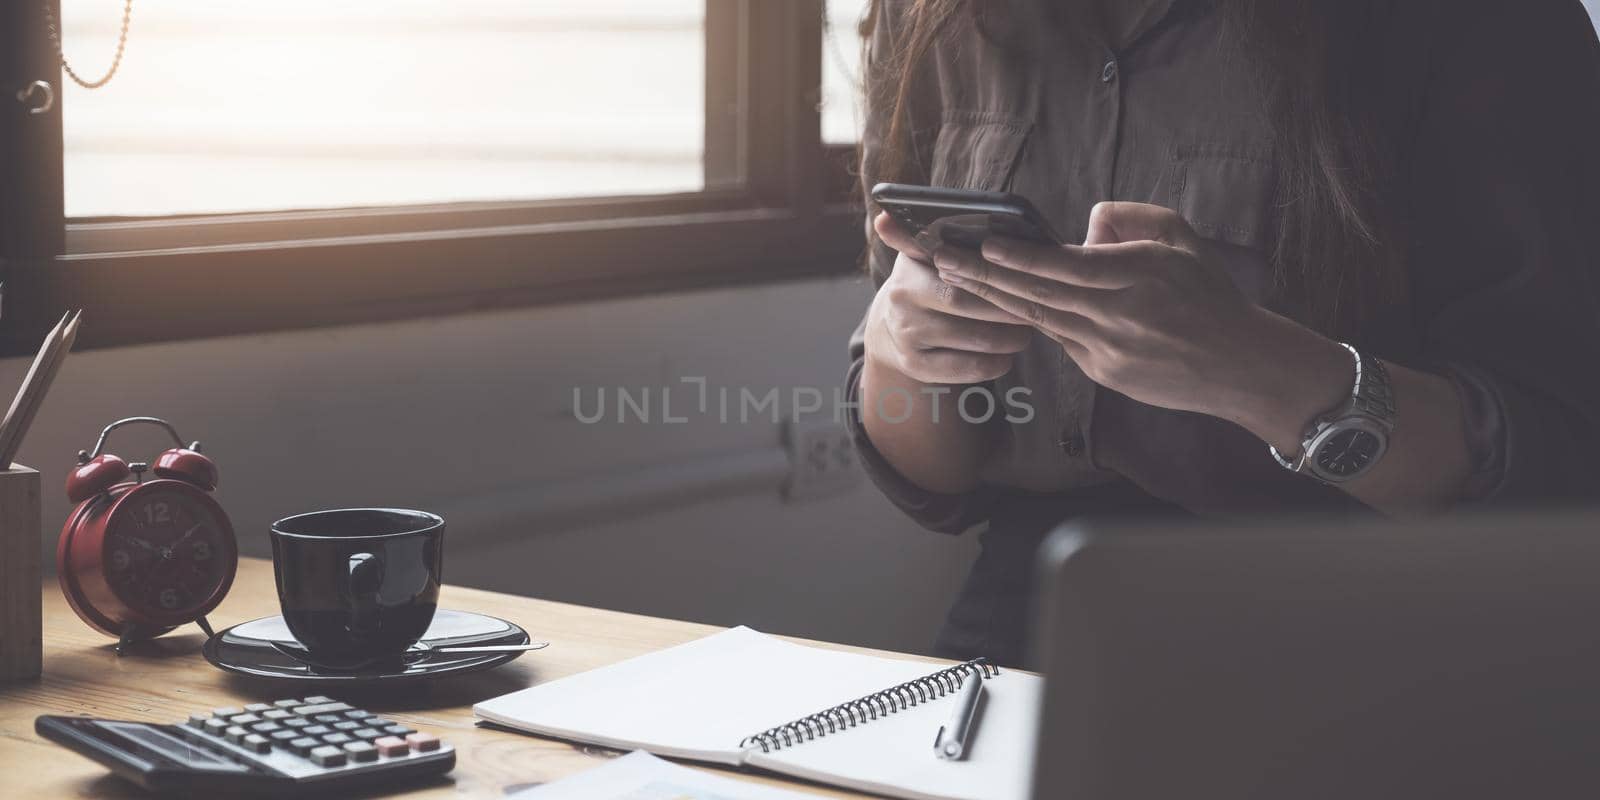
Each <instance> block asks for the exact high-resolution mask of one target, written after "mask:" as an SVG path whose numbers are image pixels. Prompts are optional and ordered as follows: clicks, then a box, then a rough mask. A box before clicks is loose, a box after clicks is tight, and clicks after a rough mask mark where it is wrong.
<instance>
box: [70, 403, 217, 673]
mask: <svg viewBox="0 0 1600 800" xmlns="http://www.w3.org/2000/svg"><path fill="white" fill-rule="evenodd" d="M138 423H143V424H149V425H157V426H160V427H161V428H163V429H165V430H166V431H167V433H169V434H171V436H172V439H173V441H175V442H177V446H176V447H174V448H172V449H170V450H167V451H165V452H163V453H162V454H161V455H159V456H157V457H156V460H155V464H154V471H155V474H156V477H155V478H153V479H151V480H145V478H144V473H145V471H146V470H147V469H149V468H150V465H148V464H143V463H138V462H135V463H129V462H127V461H124V460H122V459H121V458H118V457H117V456H114V455H112V454H110V453H102V452H101V449H102V448H103V447H105V443H106V437H107V436H109V435H110V434H111V432H112V431H114V430H116V429H117V428H120V427H122V426H124V425H133V424H138ZM130 478H131V479H130ZM216 486H217V465H216V463H215V462H213V461H212V460H211V459H210V458H208V457H206V456H204V455H202V454H201V453H200V443H199V442H195V443H193V444H190V445H189V446H187V447H185V446H184V444H183V439H182V438H180V437H179V436H178V432H177V431H176V430H174V429H173V427H172V425H170V424H168V423H167V422H166V421H165V420H160V419H156V418H155V417H129V418H128V419H120V420H117V421H116V422H113V423H111V424H110V425H107V426H106V429H105V430H104V431H101V432H100V440H99V441H98V442H95V445H94V450H93V451H92V452H88V453H86V452H83V451H81V450H80V451H78V466H77V468H76V469H74V470H73V471H72V473H71V474H69V475H68V476H67V499H68V500H70V501H72V502H74V503H77V504H78V506H77V508H75V509H73V511H72V514H71V515H70V516H68V517H67V523H66V525H64V526H62V528H61V541H60V543H59V544H58V545H57V547H56V574H57V575H58V576H59V577H60V581H61V591H62V592H63V593H64V594H66V596H67V602H68V603H69V604H70V605H71V606H72V610H73V611H76V612H78V616H79V617H81V618H82V619H83V621H84V622H87V623H88V624H89V627H91V628H94V629H95V630H97V631H100V632H102V633H105V634H108V635H110V636H115V637H117V638H118V640H119V641H118V642H117V648H116V650H117V654H118V655H121V654H122V650H123V646H124V645H126V644H127V643H128V642H131V641H137V640H140V639H150V638H154V637H156V636H160V635H161V634H163V633H166V632H167V631H170V630H172V629H173V628H175V627H177V626H179V625H184V624H187V623H190V622H197V623H199V625H200V628H201V630H204V631H205V632H206V635H208V636H212V635H215V634H214V633H213V632H212V630H211V625H210V624H209V623H207V621H206V617H205V615H206V614H208V613H210V612H211V610H212V609H214V608H216V607H217V604H218V603H221V602H222V598H223V596H224V595H226V594H227V593H228V588H229V587H231V586H232V585H233V575H234V572H236V571H237V570H238V568H239V546H238V543H237V542H236V541H235V540H234V538H233V524H232V523H230V522H229V521H228V515H227V514H226V513H224V512H223V510H222V506H220V505H218V504H217V501H216V500H215V499H213V498H212V496H211V490H212V489H215V488H216Z"/></svg>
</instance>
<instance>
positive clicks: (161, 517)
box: [144, 503, 172, 525]
mask: <svg viewBox="0 0 1600 800" xmlns="http://www.w3.org/2000/svg"><path fill="white" fill-rule="evenodd" d="M144 519H145V524H147V525H155V524H157V523H162V522H171V521H172V509H171V508H169V507H168V506H167V504H166V503H150V504H148V505H146V506H145V507H144Z"/></svg>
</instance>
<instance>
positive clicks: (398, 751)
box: [373, 736, 411, 758]
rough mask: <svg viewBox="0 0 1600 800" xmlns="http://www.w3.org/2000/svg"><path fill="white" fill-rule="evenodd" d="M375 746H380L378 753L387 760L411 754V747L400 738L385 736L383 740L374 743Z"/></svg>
mask: <svg viewBox="0 0 1600 800" xmlns="http://www.w3.org/2000/svg"><path fill="white" fill-rule="evenodd" d="M373 744H375V745H377V746H378V752H379V753H381V754H382V755H383V756H384V757H385V758H389V757H391V756H403V755H405V754H406V753H409V752H411V745H409V744H406V740H404V739H402V738H400V737H398V736H385V737H383V738H382V739H379V740H378V741H376V742H373Z"/></svg>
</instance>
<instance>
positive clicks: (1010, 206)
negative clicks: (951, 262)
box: [872, 183, 1062, 250]
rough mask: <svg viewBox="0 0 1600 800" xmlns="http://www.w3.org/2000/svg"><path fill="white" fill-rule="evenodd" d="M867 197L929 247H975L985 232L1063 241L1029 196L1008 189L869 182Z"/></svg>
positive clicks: (996, 234)
mask: <svg viewBox="0 0 1600 800" xmlns="http://www.w3.org/2000/svg"><path fill="white" fill-rule="evenodd" d="M872 202H874V203H877V204H878V207H879V208H881V209H883V210H884V211H885V212H886V213H888V214H889V216H891V217H893V218H894V219H895V221H897V222H899V223H900V224H901V225H904V226H905V227H906V228H907V229H908V230H910V231H911V232H912V233H913V234H915V235H916V237H917V242H918V243H919V244H921V245H922V246H923V247H926V248H929V249H932V248H933V247H936V246H938V245H939V244H949V245H954V246H956V247H965V248H969V249H973V250H976V249H978V248H979V247H980V246H982V245H983V240H984V239H987V238H989V237H990V236H1010V237H1013V238H1017V239H1026V240H1028V241H1031V242H1039V243H1041V244H1061V243H1062V242H1061V237H1060V236H1058V235H1056V232H1055V231H1054V230H1053V229H1052V228H1051V227H1050V223H1049V222H1048V221H1046V220H1045V218H1044V215H1043V214H1040V213H1039V210H1038V209H1036V208H1034V207H1033V204H1032V203H1030V202H1028V198H1026V197H1023V196H1021V195H1016V194H1011V193H1010V192H979V191H973V190H970V189H941V188H938V187H934V186H913V185H911V184H905V183H880V184H878V185H877V186H874V187H872Z"/></svg>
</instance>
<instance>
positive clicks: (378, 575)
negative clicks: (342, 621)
mask: <svg viewBox="0 0 1600 800" xmlns="http://www.w3.org/2000/svg"><path fill="white" fill-rule="evenodd" d="M348 567H349V570H350V574H349V576H348V580H347V582H346V584H345V586H346V590H347V591H348V592H349V595H350V621H349V622H348V623H347V624H346V625H345V628H346V629H347V630H349V631H350V632H351V633H354V634H358V635H360V634H372V633H376V632H377V630H378V587H380V586H382V585H383V559H381V558H379V557H378V556H376V555H373V554H372V553H356V554H355V555H352V556H350V560H349V562H348Z"/></svg>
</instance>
